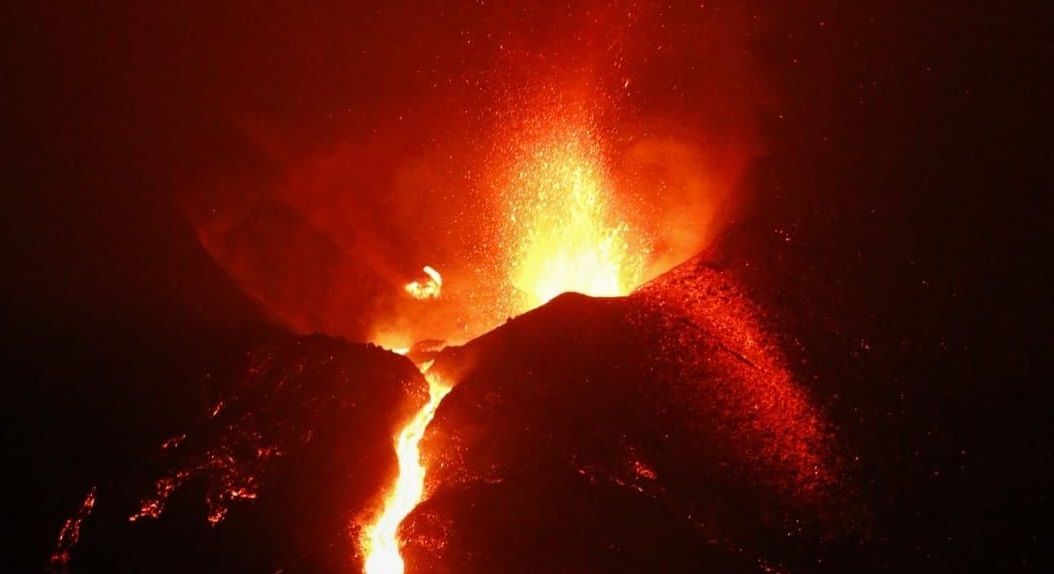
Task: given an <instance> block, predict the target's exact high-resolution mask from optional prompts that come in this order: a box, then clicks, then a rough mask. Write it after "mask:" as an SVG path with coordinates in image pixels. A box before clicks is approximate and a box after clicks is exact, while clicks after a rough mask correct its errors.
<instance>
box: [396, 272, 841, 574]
mask: <svg viewBox="0 0 1054 574" xmlns="http://www.w3.org/2000/svg"><path fill="white" fill-rule="evenodd" d="M757 313H758V311H757V310H756V309H755V308H754V306H753V305H752V304H750V303H749V301H747V300H746V299H745V298H744V297H743V296H742V295H741V294H740V293H739V292H738V291H737V290H736V289H735V287H734V286H733V285H732V284H730V283H729V282H728V280H727V278H725V277H724V276H723V275H722V274H721V273H719V272H717V271H714V270H712V269H709V268H707V267H706V265H704V264H702V263H701V262H692V263H690V264H688V265H686V266H684V267H683V268H681V269H679V270H676V271H675V272H673V273H671V274H669V275H667V276H665V277H663V278H662V279H661V280H660V281H657V282H656V283H654V284H652V285H649V286H646V287H645V288H643V289H641V290H640V291H638V292H636V293H634V294H633V295H631V296H629V297H625V298H599V299H597V298H589V297H585V296H582V295H575V294H567V295H562V296H560V297H558V298H556V299H554V300H553V301H552V302H550V303H549V304H547V305H545V306H543V307H542V308H539V309H536V310H534V311H532V312H530V313H527V314H525V315H523V316H521V317H518V318H515V319H512V320H510V321H509V322H508V323H506V324H505V325H503V326H502V327H499V328H498V329H495V330H494V331H492V332H490V333H488V334H486V335H484V336H482V337H480V338H479V339H476V340H474V341H472V342H470V343H468V344H467V345H465V346H463V347H457V348H448V349H446V350H444V351H442V352H441V353H440V356H439V358H438V359H437V360H436V363H435V365H434V367H433V369H434V371H435V372H436V373H438V374H440V375H441V376H442V377H443V378H445V379H447V380H449V381H456V382H457V386H456V387H455V388H454V390H453V391H452V392H451V393H450V395H449V396H448V397H447V398H446V399H445V400H444V402H443V403H442V404H441V405H440V407H439V410H438V412H437V415H436V418H435V420H434V421H433V423H432V426H431V427H430V428H429V432H428V434H427V435H426V436H425V440H424V441H423V447H422V451H423V452H424V453H425V455H426V457H427V464H428V467H429V475H428V486H429V488H431V489H433V494H432V496H431V498H430V500H428V501H427V502H426V503H424V504H423V505H421V506H419V507H418V508H417V509H416V510H415V512H414V513H413V514H411V516H410V517H409V519H408V520H407V522H405V523H404V525H403V535H404V536H406V537H407V538H408V540H409V543H408V548H407V549H406V551H404V555H405V556H406V557H407V563H408V569H409V570H411V571H414V572H451V573H454V572H457V573H472V572H493V571H502V572H525V573H526V572H537V571H539V569H548V570H550V571H552V570H556V571H561V572H613V571H626V572H643V571H661V572H699V571H720V572H740V571H747V572H750V571H765V570H766V569H770V568H775V569H777V570H780V569H782V568H790V569H791V570H798V569H806V570H808V569H810V568H812V567H815V565H816V564H817V562H816V560H817V558H822V557H823V555H824V551H823V549H822V547H823V546H824V545H830V544H831V541H832V539H837V538H839V536H841V534H842V533H843V532H845V531H847V530H852V525H851V524H848V523H849V522H851V519H849V517H848V516H847V512H846V511H845V508H846V504H847V503H848V501H847V497H846V496H845V492H846V489H845V488H844V485H843V484H842V477H841V474H840V467H841V465H840V462H839V456H838V455H837V454H836V450H837V449H836V445H835V444H833V443H834V439H833V437H832V436H831V433H830V431H829V430H828V427H827V425H826V424H825V423H824V422H823V419H822V417H821V415H820V413H819V412H817V410H816V409H815V408H814V407H813V406H812V404H811V402H810V400H809V397H808V396H807V394H806V393H805V392H804V391H803V390H802V389H801V388H799V387H798V385H797V384H796V383H795V381H794V380H793V377H791V375H790V374H789V372H788V371H787V369H786V368H785V367H784V365H783V360H782V359H781V357H780V353H779V351H778V350H777V349H775V347H774V346H773V345H771V343H769V342H768V339H767V337H766V335H765V333H764V331H763V330H762V329H761V328H760V326H759V323H758V320H759V317H758V316H757ZM543 567H547V568H543Z"/></svg>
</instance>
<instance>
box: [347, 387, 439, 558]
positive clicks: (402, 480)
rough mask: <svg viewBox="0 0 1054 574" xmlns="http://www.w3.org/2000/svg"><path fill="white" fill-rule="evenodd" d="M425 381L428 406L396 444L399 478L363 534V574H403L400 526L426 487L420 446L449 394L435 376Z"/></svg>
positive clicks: (405, 430) (410, 424)
mask: <svg viewBox="0 0 1054 574" xmlns="http://www.w3.org/2000/svg"><path fill="white" fill-rule="evenodd" d="M425 378H426V379H427V380H428V402H427V403H426V404H425V405H424V406H423V407H421V410H419V411H417V414H415V415H414V418H413V419H411V420H410V422H409V423H407V424H406V426H405V427H403V429H402V430H401V431H399V436H398V437H397V438H396V442H395V453H396V456H397V457H398V459H399V477H398V478H397V479H396V481H395V486H394V487H393V488H392V491H391V493H390V494H389V495H388V498H387V500H385V503H384V512H383V513H382V514H381V516H380V518H378V519H377V521H376V522H374V523H373V525H371V526H370V527H369V528H368V529H367V530H366V533H365V537H364V540H363V543H364V544H363V546H364V549H365V554H366V562H365V570H366V574H402V572H403V567H404V565H403V557H402V556H401V555H400V554H399V539H398V531H399V524H401V523H402V521H403V519H404V518H406V516H407V515H408V514H410V512H411V511H412V510H413V509H414V507H416V506H417V505H418V504H419V503H420V502H421V497H422V496H423V495H424V487H425V471H426V469H425V467H424V466H423V465H422V464H421V451H420V448H419V445H420V443H421V438H422V437H424V434H425V429H427V428H428V424H429V423H431V422H432V417H434V416H435V413H436V409H437V408H439V403H440V401H442V400H443V397H445V396H446V395H447V393H449V392H450V389H451V388H452V387H451V386H450V385H447V384H446V383H444V382H443V381H442V380H441V379H440V378H439V376H438V375H429V374H428V373H427V372H426V373H425Z"/></svg>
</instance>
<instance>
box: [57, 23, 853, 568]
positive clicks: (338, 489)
mask: <svg viewBox="0 0 1054 574" xmlns="http://www.w3.org/2000/svg"><path fill="white" fill-rule="evenodd" d="M605 14H606V16H603V17H601V16H597V17H596V18H592V17H591V18H590V19H589V20H588V21H589V22H590V24H589V25H588V26H585V28H584V29H589V30H592V29H593V28H592V26H595V25H600V24H598V23H599V22H606V21H607V20H608V19H610V22H608V23H607V24H604V25H605V26H608V27H609V28H610V31H611V34H610V35H604V34H599V35H597V36H596V38H594V39H593V40H592V41H593V42H596V44H595V45H594V46H593V48H592V51H591V54H592V56H591V57H590V58H587V59H583V60H579V59H578V58H577V57H576V56H574V54H576V53H577V52H575V51H573V50H572V51H569V52H566V53H565V52H563V50H562V49H558V50H557V54H558V55H559V57H558V58H553V59H550V58H548V57H542V56H540V55H539V54H537V53H536V52H535V49H534V48H532V47H531V46H530V43H529V42H527V43H516V42H512V41H510V42H509V43H508V44H507V45H506V44H500V45H499V46H498V47H496V48H495V49H496V56H495V58H496V61H495V64H494V65H493V66H490V65H488V66H484V67H482V68H480V70H478V71H477V72H475V74H476V75H474V76H472V75H466V76H465V77H464V79H463V80H462V81H459V82H451V83H448V84H443V83H440V82H435V83H434V84H433V85H432V87H433V89H434V90H435V93H434V94H432V95H430V96H427V97H424V96H422V100H423V101H422V102H420V103H419V106H417V107H414V108H413V109H407V110H402V109H401V108H400V109H398V110H396V111H395V112H393V115H392V117H393V118H394V119H383V118H387V117H388V116H386V115H383V114H381V113H380V112H378V116H377V117H378V118H382V119H379V120H377V123H376V125H372V126H369V129H363V128H356V129H351V128H348V130H347V133H346V134H343V133H342V132H341V130H340V129H338V128H336V127H335V128H333V131H334V133H336V134H338V135H334V136H332V137H331V139H330V140H321V143H318V144H315V143H312V144H302V147H297V145H296V144H294V143H289V141H287V140H295V138H291V137H290V138H285V137H282V136H281V135H280V134H275V133H271V131H272V130H276V129H277V128H274V127H272V126H267V125H264V126H252V127H251V128H247V129H250V130H252V132H251V133H252V134H253V136H252V137H253V138H254V142H255V143H256V145H259V146H260V147H261V148H263V149H264V150H266V151H265V153H266V154H267V156H268V158H269V160H270V161H272V162H273V167H274V168H275V169H274V171H275V172H276V173H277V174H278V175H277V176H275V177H273V178H271V179H265V180H252V179H246V180H243V181H239V182H238V183H237V184H233V183H232V184H226V183H224V184H223V185H222V186H217V187H218V188H219V189H212V190H209V191H207V192H201V193H197V194H188V197H187V198H186V199H185V200H184V202H183V208H184V210H185V213H186V215H187V217H188V218H189V220H190V221H191V222H192V224H193V225H194V230H195V232H196V238H197V239H198V240H199V241H200V246H201V247H202V248H203V249H204V252H205V253H207V254H208V255H209V256H211V258H212V261H214V262H215V265H216V266H217V267H218V268H219V269H222V271H224V272H226V273H227V274H228V276H229V277H230V279H231V280H232V284H233V285H235V286H237V288H239V289H240V290H241V292H242V293H244V294H245V296H247V298H248V299H251V301H252V302H253V304H254V305H256V306H258V307H259V309H260V312H261V313H262V314H264V315H266V317H267V321H266V324H267V327H266V328H261V329H259V330H257V331H251V332H250V333H249V334H248V335H247V336H246V337H245V339H244V341H242V342H240V343H239V345H240V346H238V347H237V348H234V349H229V350H227V352H225V353H223V354H222V357H220V358H217V359H215V360H214V362H213V363H212V364H210V366H209V369H208V371H206V372H207V377H206V384H205V388H206V390H205V391H204V392H203V396H204V398H205V399H206V400H205V401H204V402H205V403H206V404H205V405H204V408H203V409H202V410H201V411H200V412H198V413H195V414H193V416H191V415H188V416H186V417H185V418H184V419H182V420H180V421H178V424H176V423H173V424H172V425H170V426H169V427H167V428H166V436H165V437H163V439H162V440H160V441H158V442H157V443H156V444H157V448H155V449H154V451H153V452H152V454H151V455H150V457H149V463H148V464H146V465H145V466H144V468H138V467H137V468H135V470H134V471H133V472H129V473H128V476H121V477H120V478H116V479H110V480H109V482H100V484H98V485H96V486H93V487H92V490H91V491H90V492H91V493H92V494H91V496H90V504H89V503H87V502H86V503H85V504H84V506H83V508H82V509H81V510H80V511H79V512H77V514H75V515H73V518H71V519H70V521H69V522H68V523H67V526H66V527H64V528H63V529H62V532H61V534H60V537H59V541H58V545H57V548H56V550H55V551H54V556H53V559H52V564H53V565H54V567H55V568H56V569H57V570H63V569H66V568H67V567H70V568H71V569H75V568H76V567H77V565H78V564H82V565H84V566H83V567H84V568H85V569H87V570H98V571H125V570H136V569H143V568H144V565H150V566H156V564H154V563H155V562H157V561H159V559H158V558H156V555H157V553H159V552H160V553H162V554H163V555H164V556H165V558H164V559H163V561H164V562H165V567H167V568H171V569H173V570H179V569H183V570H195V569H200V563H199V559H198V557H222V558H217V559H216V560H215V561H213V562H208V564H210V568H219V567H221V566H223V567H226V566H227V563H226V562H225V560H228V559H230V560H234V561H235V562H236V564H234V566H235V567H234V568H233V569H235V570H237V569H244V570H252V571H257V570H260V571H262V570H267V571H282V572H337V571H339V572H363V573H365V574H404V572H405V573H413V574H428V573H437V574H438V573H441V572H456V573H458V574H473V573H475V572H480V573H482V572H504V573H507V574H515V573H518V572H523V573H525V574H526V573H528V572H538V571H545V570H551V569H552V564H561V565H562V566H563V567H565V571H574V572H611V571H663V572H698V571H704V570H718V571H724V572H764V571H773V570H781V569H783V568H785V567H798V566H801V565H802V564H808V563H809V560H811V558H812V557H813V556H816V555H818V553H821V549H822V548H824V544H826V543H827V542H826V541H828V540H832V539H836V538H838V537H839V536H842V533H851V532H854V529H855V527H856V525H855V524H854V523H853V520H851V519H849V518H847V517H849V516H851V515H852V512H851V511H850V510H848V509H850V508H851V507H852V505H853V504H855V501H854V500H853V497H852V496H851V492H852V489H851V487H850V486H849V485H847V482H846V481H845V480H844V476H845V475H844V469H845V464H844V459H845V457H844V453H843V451H842V449H841V446H840V445H839V443H838V441H837V437H836V435H835V429H834V427H833V425H831V424H830V423H829V422H828V421H827V419H826V417H825V415H824V412H823V410H822V409H821V408H820V407H819V406H817V404H816V403H815V401H814V398H813V397H812V396H811V394H810V392H809V391H808V390H806V389H805V388H804V387H802V386H801V384H800V383H799V379H798V376H797V375H796V373H794V372H793V370H792V369H791V367H790V366H791V365H792V364H794V362H793V360H792V359H790V358H788V356H787V354H786V348H785V344H786V342H787V339H786V338H784V337H782V336H781V335H780V334H778V333H777V331H778V330H779V325H778V324H777V323H775V322H772V321H770V320H769V318H768V315H767V314H766V313H765V311H764V310H763V309H762V307H761V306H760V305H758V304H756V303H755V302H754V301H753V300H752V298H751V296H750V294H749V290H748V289H747V288H745V287H744V286H743V285H742V284H741V282H740V279H739V278H738V277H737V276H736V275H735V274H734V273H732V272H728V271H726V270H725V269H723V268H722V266H721V265H720V263H719V261H720V259H721V246H720V245H716V244H714V243H713V241H714V238H715V237H717V236H718V235H719V234H720V230H721V229H722V226H723V225H725V224H726V223H727V222H728V220H729V219H730V217H731V216H730V214H733V213H735V207H736V204H737V201H738V200H737V199H736V198H735V195H734V192H735V190H736V186H737V184H738V182H739V178H740V176H741V174H742V172H743V171H744V169H745V166H746V165H747V163H748V162H749V160H750V158H751V157H753V155H754V154H755V144H754V136H753V135H752V132H753V127H752V120H751V119H750V114H748V113H747V112H745V111H744V110H743V109H741V107H740V103H739V102H738V101H737V100H736V99H735V98H733V97H732V96H729V95H726V94H724V93H721V92H720V90H716V91H715V90H711V91H707V89H704V88H703V87H701V86H700V85H696V84H692V86H693V88H692V89H693V90H695V91H694V92H693V93H694V96H693V98H696V99H698V101H702V102H707V103H709V104H712V106H713V108H714V110H716V111H713V112H710V111H707V112H706V113H703V112H699V111H697V110H696V111H691V112H689V111H687V110H686V109H685V108H684V102H685V101H687V98H688V96H690V95H692V94H687V95H683V94H682V93H681V92H679V91H678V90H680V89H681V88H680V87H678V88H677V89H676V90H674V89H673V87H671V88H670V90H657V89H655V88H654V87H649V86H652V85H653V84H654V85H662V84H661V80H663V79H664V78H665V79H666V80H669V78H667V77H666V76H665V75H664V74H665V72H664V71H663V70H662V69H661V68H658V69H652V68H651V66H652V65H653V63H652V60H651V59H650V58H651V56H650V55H648V56H647V57H645V56H643V55H642V56H640V57H639V58H634V57H632V56H633V54H638V53H644V52H642V51H643V50H644V49H645V48H646V47H648V46H650V44H648V43H647V41H646V39H642V38H638V37H637V36H636V35H635V34H634V33H631V31H632V26H629V25H628V24H620V22H621V21H622V19H623V18H629V19H630V20H631V21H632V20H634V19H635V16H634V15H633V14H632V13H631V14H629V15H628V16H627V15H625V14H621V13H617V12H611V13H607V12H605ZM623 28H625V29H623ZM681 33H683V34H684V37H685V38H691V39H692V40H691V42H694V41H695V40H694V38H696V37H697V36H698V35H697V34H695V33H694V31H693V30H692V29H691V27H688V28H686V29H685V30H682V31H681ZM609 37H610V41H609ZM510 40H511V39H510ZM601 40H603V41H601ZM739 41H741V40H739V39H736V40H735V41H733V42H731V43H730V44H728V45H725V44H723V43H719V42H716V41H715V43H714V45H713V49H714V50H718V51H722V53H727V54H728V55H729V58H730V60H729V61H730V62H733V61H734V58H738V57H740V56H739V55H738V54H739V52H738V51H737V44H736V42H739ZM691 42H689V41H688V40H685V43H684V47H683V48H682V49H683V50H685V52H684V54H682V57H684V58H687V59H688V60H689V61H693V62H694V61H695V59H698V58H701V57H700V56H698V55H697V54H695V52H694V51H692V50H693V49H694V48H691V46H692V45H693V44H692V43H691ZM649 54H650V53H649ZM733 56H734V58H733ZM699 61H700V65H701V62H703V60H702V59H700V60H699ZM706 61H707V62H709V60H706ZM504 64H508V65H504ZM693 65H694V64H693ZM721 65H722V66H723V65H726V64H721ZM727 65H729V66H731V64H727ZM732 68H734V66H732ZM722 69H723V68H722ZM466 74H467V72H466ZM737 74H743V75H744V76H749V74H747V73H746V72H743V71H741V70H740V69H739V68H734V70H733V71H728V72H722V74H716V73H715V77H717V76H722V77H724V76H727V77H729V78H733V79H736V78H738V80H739V85H746V86H749V85H752V84H751V82H749V81H747V78H746V77H739V76H737ZM638 77H640V78H645V77H652V78H653V80H654V81H653V82H652V83H651V84H646V85H644V86H642V87H638V83H637V78H638ZM656 82H658V83H657V84H656ZM642 84H643V82H642ZM732 84H735V83H734V82H733V83H732ZM477 85H478V86H480V87H481V89H479V90H476V88H475V86H477ZM671 94H676V95H671ZM692 101H696V100H695V99H693V100H692ZM452 103H456V105H451V104H452ZM373 105H375V106H376V107H377V108H378V109H381V110H387V108H386V107H385V106H387V105H389V104H387V103H385V102H373ZM400 105H402V103H399V102H395V103H391V104H390V106H392V109H395V108H398V107H399V106H400ZM693 105H694V104H693ZM667 107H669V108H670V109H669V110H668V109H667ZM678 110H679V112H678ZM674 112H677V113H674ZM403 122H405V124H404V123H403ZM404 126H405V127H404ZM734 200H735V201H734ZM426 263H427V264H426ZM356 341H364V342H356ZM365 341H369V342H365ZM93 529H98V531H99V533H94V531H93ZM845 539H846V540H849V539H851V538H845ZM78 540H81V541H82V542H78ZM85 541H86V542H85ZM100 541H105V542H100ZM246 545H249V546H252V547H253V548H257V549H258V550H257V551H255V552H253V553H250V555H246V556H238V557H235V558H231V554H230V550H229V549H230V548H242V547H245V546H246ZM115 546H116V547H120V548H123V549H125V550H123V551H122V552H120V553H114V552H111V551H109V549H110V548H112V547H115ZM173 548H176V549H178V548H191V549H192V551H190V552H173V551H172V549H173ZM70 565H72V566H70ZM147 569H149V568H147Z"/></svg>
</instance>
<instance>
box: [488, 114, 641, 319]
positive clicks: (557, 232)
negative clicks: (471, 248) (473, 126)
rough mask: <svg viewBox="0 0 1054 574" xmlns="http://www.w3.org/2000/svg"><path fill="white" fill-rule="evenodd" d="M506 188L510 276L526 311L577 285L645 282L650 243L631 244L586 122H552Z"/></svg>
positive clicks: (628, 286) (597, 291)
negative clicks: (554, 125) (553, 125)
mask: <svg viewBox="0 0 1054 574" xmlns="http://www.w3.org/2000/svg"><path fill="white" fill-rule="evenodd" d="M510 179H511V181H510V183H509V186H508V189H507V190H506V195H507V197H508V201H509V204H510V208H509V215H508V221H507V223H506V232H507V235H508V236H509V239H508V242H509V243H510V245H511V250H510V256H511V257H510V259H511V261H510V265H509V279H510V282H511V283H512V287H513V288H514V289H515V290H516V292H518V294H519V297H520V301H518V302H517V303H518V304H515V305H514V308H516V309H517V310H518V311H519V312H526V311H529V310H531V309H534V308H535V307H538V306H540V305H544V304H545V303H547V302H549V300H551V299H552V298H553V297H556V296H557V295H559V294H561V293H564V292H567V291H575V292H578V293H583V294H585V295H593V296H616V295H626V294H628V293H629V292H630V291H632V290H633V289H634V288H635V287H636V286H637V285H639V284H640V282H641V279H642V275H643V269H644V260H645V255H646V253H647V250H646V249H644V248H643V247H638V249H633V242H632V241H631V230H630V228H629V226H628V225H627V224H626V223H624V222H622V221H620V220H618V219H617V218H616V217H615V213H614V209H613V206H612V203H611V197H612V191H613V189H614V186H613V184H612V182H611V179H610V177H609V176H608V173H607V171H606V170H605V167H604V161H603V154H602V149H601V146H600V144H599V142H598V141H597V138H596V137H595V135H594V134H593V133H592V131H591V130H590V129H589V128H588V127H585V126H583V125H574V124H572V125H569V126H564V127H560V128H557V129H554V130H553V131H551V132H550V133H548V134H546V135H545V136H543V137H541V138H539V140H538V141H536V142H535V143H534V144H533V145H531V146H529V147H528V150H527V151H526V153H524V154H522V156H521V158H520V159H519V161H517V162H516V166H515V168H514V169H513V170H512V176H511V178H510Z"/></svg>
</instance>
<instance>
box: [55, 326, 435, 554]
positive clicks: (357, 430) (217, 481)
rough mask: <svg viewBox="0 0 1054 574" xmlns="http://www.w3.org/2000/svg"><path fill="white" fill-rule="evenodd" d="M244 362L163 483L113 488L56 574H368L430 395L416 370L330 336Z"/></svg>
mask: <svg viewBox="0 0 1054 574" xmlns="http://www.w3.org/2000/svg"><path fill="white" fill-rule="evenodd" d="M237 361H238V365H237V366H235V367H234V369H233V370H235V371H236V372H238V373H240V374H239V375H238V376H237V377H236V378H235V379H234V381H233V383H228V384H227V386H226V388H223V389H221V390H220V391H219V392H218V398H217V399H216V400H214V401H211V403H210V404H209V405H208V408H207V411H206V412H205V413H204V414H203V416H202V419H201V421H200V423H199V424H197V425H195V426H194V427H193V428H189V429H187V430H186V432H185V433H181V434H179V435H176V436H174V437H171V438H170V439H169V440H166V441H165V442H164V443H163V444H162V445H161V446H160V449H159V451H158V459H157V460H156V461H155V462H154V463H153V464H152V465H151V467H152V468H151V469H150V470H147V469H146V468H143V467H144V465H143V463H142V462H135V461H129V464H127V465H126V466H124V467H121V468H117V469H114V472H113V476H112V477H101V482H100V483H99V485H98V488H97V490H96V491H95V495H94V501H93V502H94V511H93V512H92V513H90V515H87V516H85V517H83V522H82V523H81V524H80V532H79V534H80V541H79V543H77V544H72V542H73V541H72V540H69V536H70V535H71V534H72V532H71V531H70V529H67V532H66V536H67V540H66V541H65V544H60V548H59V550H58V551H57V554H56V556H54V557H53V559H52V566H53V568H54V569H55V570H58V571H63V570H65V569H67V566H68V568H69V570H71V571H73V572H78V573H80V572H275V571H286V572H338V571H342V572H355V571H360V570H361V563H360V560H359V557H357V556H356V553H357V545H356V540H357V536H356V532H355V525H356V523H357V522H358V521H359V520H360V519H362V518H364V516H365V515H364V513H367V512H368V511H369V509H371V508H372V507H373V506H374V505H375V503H376V502H377V500H376V497H377V496H378V494H379V493H382V492H384V490H385V488H386V486H387V485H388V484H389V483H390V481H391V478H392V476H394V474H395V472H396V461H395V456H394V453H393V452H392V447H391V440H392V439H391V437H392V436H393V435H394V434H395V432H396V429H397V428H398V427H399V426H400V425H401V423H402V422H403V421H404V420H405V419H406V418H407V417H408V416H410V415H411V414H412V413H413V412H414V411H415V410H416V409H417V408H419V407H420V406H421V404H423V402H424V401H425V400H427V384H426V382H425V381H424V379H423V377H421V375H420V373H419V372H418V371H417V369H416V368H415V367H414V366H413V364H411V363H410V362H409V361H408V360H406V359H405V358H403V357H400V356H398V355H395V354H393V353H390V352H387V351H384V350H381V349H379V348H377V347H374V346H372V345H361V344H351V343H348V342H345V341H343V340H340V339H334V338H330V337H325V336H322V335H315V336H309V337H300V336H293V335H282V336H279V337H277V338H275V339H274V340H272V341H271V342H269V343H267V344H265V345H262V346H260V347H257V348H255V349H254V350H252V351H251V352H248V353H246V354H244V355H243V357H242V358H240V359H238V360H237ZM85 488H86V489H87V488H88V486H87V485H85ZM73 510H75V509H71V513H72V511H73ZM66 546H69V547H70V548H71V549H68V553H64V551H65V550H67V548H66ZM66 562H69V564H66Z"/></svg>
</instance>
